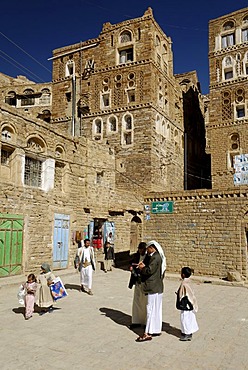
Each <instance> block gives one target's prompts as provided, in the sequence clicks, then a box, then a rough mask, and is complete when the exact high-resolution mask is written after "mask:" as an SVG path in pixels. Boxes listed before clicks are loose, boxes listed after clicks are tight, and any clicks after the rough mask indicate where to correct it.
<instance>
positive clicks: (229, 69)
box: [222, 56, 234, 80]
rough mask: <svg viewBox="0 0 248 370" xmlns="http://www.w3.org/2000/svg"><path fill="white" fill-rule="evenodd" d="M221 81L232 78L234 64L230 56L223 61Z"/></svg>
mask: <svg viewBox="0 0 248 370" xmlns="http://www.w3.org/2000/svg"><path fill="white" fill-rule="evenodd" d="M222 65H223V76H222V77H223V80H229V79H231V78H233V77H234V69H233V67H234V62H233V58H232V57H231V56H227V57H225V58H224V59H223V62H222Z"/></svg>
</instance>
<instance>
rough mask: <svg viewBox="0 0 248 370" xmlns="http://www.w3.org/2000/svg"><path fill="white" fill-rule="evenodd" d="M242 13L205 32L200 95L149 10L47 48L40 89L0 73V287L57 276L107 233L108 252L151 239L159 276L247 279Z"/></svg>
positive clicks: (192, 76) (127, 249) (194, 80)
mask: <svg viewBox="0 0 248 370" xmlns="http://www.w3.org/2000/svg"><path fill="white" fill-rule="evenodd" d="M247 11H248V9H243V10H240V11H237V12H234V13H232V14H231V15H227V16H224V17H221V18H218V19H216V20H213V21H210V24H209V30H210V33H209V45H210V52H209V60H210V94H209V95H208V96H202V95H201V91H200V84H199V81H198V78H197V74H196V72H195V71H192V72H186V73H183V74H180V75H174V73H173V54H172V48H171V44H172V41H171V39H170V38H169V37H168V36H166V35H165V34H164V32H163V31H162V30H161V28H160V27H159V25H158V24H157V23H156V21H155V20H154V18H153V14H152V11H151V9H150V8H149V9H148V10H147V11H146V12H145V13H144V15H143V16H142V17H140V18H136V19H131V20H127V21H124V22H120V23H118V24H115V25H112V24H110V23H105V24H104V25H103V28H102V31H101V33H100V35H99V36H98V37H97V38H96V39H91V40H87V41H84V42H80V43H78V44H75V45H70V46H66V47H63V48H59V49H56V50H54V52H53V56H52V58H51V59H52V60H53V81H52V82H51V83H47V84H34V83H32V82H31V81H29V80H27V79H24V78H23V77H18V78H17V79H13V78H9V77H8V76H5V75H1V76H0V83H1V101H2V102H1V104H0V107H1V110H0V124H1V133H2V136H1V166H0V174H1V176H0V186H1V192H0V212H1V213H0V236H1V238H0V243H2V248H0V276H3V275H9V274H14V273H18V272H20V271H22V272H26V271H35V270H37V268H38V267H39V265H40V263H41V262H43V261H44V260H46V261H47V262H50V263H51V264H52V266H53V268H67V267H68V266H71V265H72V262H73V257H74V254H75V251H76V249H77V242H78V240H80V239H82V238H85V237H86V236H88V237H90V239H92V243H93V245H94V246H95V247H96V248H97V247H98V246H99V245H102V244H101V243H103V242H104V240H105V238H106V236H107V233H108V232H109V231H113V232H114V234H115V249H116V252H117V254H118V253H119V254H120V255H121V254H122V253H123V254H129V253H132V252H134V251H135V250H136V247H137V244H138V242H139V241H141V240H149V239H154V238H155V239H156V240H158V241H159V242H160V243H161V245H162V246H163V247H164V249H165V253H166V256H167V259H168V270H169V271H171V272H172V271H173V272H175V271H179V270H180V268H181V267H182V265H184V264H187V265H190V266H192V267H193V268H194V269H195V271H196V273H197V274H207V275H220V276H226V274H227V272H228V271H231V270H235V271H238V273H239V274H240V275H242V276H244V277H247V271H248V269H247V234H248V232H247V230H248V220H247V212H248V209H247V206H248V204H247V197H248V188H247V185H246V184H243V185H242V186H241V187H239V188H237V186H236V185H235V184H234V170H236V167H235V166H234V164H235V163H234V156H235V155H243V154H246V153H247V149H246V147H247V136H246V135H247V133H246V131H247V130H245V128H246V126H247V120H246V118H245V117H246V116H247V104H246V100H245V96H246V95H245V94H246V83H247V82H246V79H247V77H246V72H247V67H246V64H247V63H246V59H247V55H246V50H247V45H248V42H247V40H248V38H247V39H246V35H247V31H246V30H247V28H248V27H247V24H248V23H247V22H246V18H247V16H248V14H247ZM247 60H248V59H247ZM247 73H248V72H247ZM43 94H44V96H43ZM48 97H49V99H48ZM43 98H44V100H43ZM43 102H44V105H43ZM44 111H45V112H44ZM46 111H49V112H51V115H49V119H48V115H46ZM204 118H205V126H206V131H205V127H204ZM210 156H211V175H212V180H213V184H212V188H213V189H212V190H211V189H210V188H211V181H209V179H210V176H209V168H210ZM242 158H243V157H242ZM244 158H246V157H245V156H244ZM200 188H205V189H204V190H200ZM206 188H209V189H206ZM184 189H186V190H184ZM190 189H191V190H190ZM193 189H194V190H193ZM144 197H145V198H144ZM144 206H145V207H144ZM161 210H162V211H161ZM99 243H100V244H99Z"/></svg>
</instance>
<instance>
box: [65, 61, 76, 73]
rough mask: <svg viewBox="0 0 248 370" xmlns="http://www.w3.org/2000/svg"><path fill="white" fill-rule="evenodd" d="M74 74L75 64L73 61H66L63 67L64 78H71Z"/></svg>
mask: <svg viewBox="0 0 248 370" xmlns="http://www.w3.org/2000/svg"><path fill="white" fill-rule="evenodd" d="M74 74H75V63H74V61H73V60H71V59H70V60H68V62H67V63H66V66H65V77H69V76H73V75H74Z"/></svg>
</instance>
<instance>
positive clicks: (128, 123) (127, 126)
mask: <svg viewBox="0 0 248 370" xmlns="http://www.w3.org/2000/svg"><path fill="white" fill-rule="evenodd" d="M132 143H133V117H132V116H131V114H129V113H127V114H125V116H124V117H123V121H122V145H131V144H132Z"/></svg>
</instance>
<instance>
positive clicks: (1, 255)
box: [0, 213, 23, 277]
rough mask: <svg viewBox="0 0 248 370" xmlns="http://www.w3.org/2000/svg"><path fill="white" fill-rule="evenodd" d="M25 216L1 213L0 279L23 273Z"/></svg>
mask: <svg viewBox="0 0 248 370" xmlns="http://www.w3.org/2000/svg"><path fill="white" fill-rule="evenodd" d="M22 250H23V216H22V215H12V214H4V213H0V277H3V276H9V275H16V274H20V273H21V271H22Z"/></svg>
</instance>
